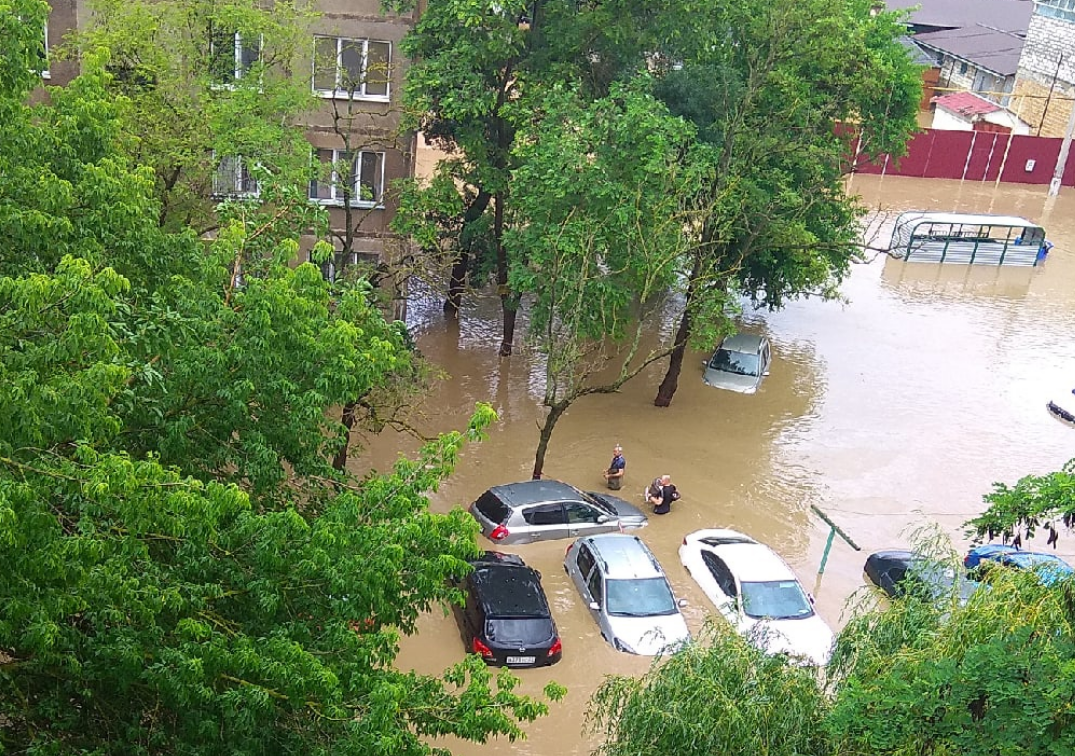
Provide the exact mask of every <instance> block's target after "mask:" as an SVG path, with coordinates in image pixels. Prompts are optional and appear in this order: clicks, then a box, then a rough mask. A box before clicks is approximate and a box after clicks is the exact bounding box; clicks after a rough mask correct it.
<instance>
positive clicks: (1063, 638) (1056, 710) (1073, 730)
mask: <svg viewBox="0 0 1075 756" xmlns="http://www.w3.org/2000/svg"><path fill="white" fill-rule="evenodd" d="M840 645H842V646H847V647H851V648H853V651H852V652H851V653H846V654H843V655H841V654H840V653H838V654H837V658H836V663H837V667H836V669H837V670H838V672H839V675H840V683H839V686H838V689H837V693H836V698H835V704H834V707H833V711H832V714H831V716H830V717H829V719H828V721H827V723H826V727H827V729H828V730H829V732H830V734H831V737H832V742H833V749H834V752H835V753H840V754H849V755H850V754H855V755H857V754H879V755H882V756H883V755H884V754H891V755H892V756H897V755H898V756H902V755H903V754H908V753H915V754H921V755H922V756H948V755H949V754H966V756H993V755H994V754H998V753H1002V754H1009V755H1011V756H1019V755H1020V754H1027V755H1028V756H1029V755H1030V754H1061V753H1070V752H1071V751H1072V748H1075V713H1073V712H1072V707H1071V702H1072V700H1075V666H1073V664H1072V661H1071V660H1072V658H1075V584H1073V583H1072V581H1070V580H1067V581H1064V582H1063V583H1060V584H1058V585H1053V586H1043V585H1041V584H1040V583H1039V582H1038V580H1037V578H1036V576H1035V575H1033V574H1028V573H1019V572H1016V571H1014V570H1004V569H997V570H994V571H992V575H991V580H990V585H989V588H988V589H979V590H978V591H976V592H975V594H974V595H973V596H972V598H971V599H970V601H969V602H967V604H966V605H965V606H960V605H959V604H958V603H950V602H941V603H935V602H924V601H919V600H916V599H915V598H913V597H911V598H909V599H906V600H900V601H895V602H893V603H892V606H890V607H889V608H888V609H887V610H886V611H884V612H877V611H876V610H873V609H871V610H868V611H866V612H865V613H859V614H858V615H857V616H856V617H855V618H854V619H853V620H852V622H851V623H849V624H848V626H847V627H846V628H845V629H844V631H843V632H842V633H841V636H840ZM845 650H846V649H845Z"/></svg>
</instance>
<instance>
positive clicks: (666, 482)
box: [646, 475, 679, 515]
mask: <svg viewBox="0 0 1075 756" xmlns="http://www.w3.org/2000/svg"><path fill="white" fill-rule="evenodd" d="M646 500H647V501H648V502H649V503H650V504H652V505H653V514H657V515H663V514H668V513H669V512H671V511H672V502H673V501H678V500H679V491H678V490H676V487H675V486H674V485H673V484H672V476H671V475H662V476H661V477H659V478H655V479H654V481H653V482H652V483H650V484H649V488H647V489H646Z"/></svg>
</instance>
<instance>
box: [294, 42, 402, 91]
mask: <svg viewBox="0 0 1075 756" xmlns="http://www.w3.org/2000/svg"><path fill="white" fill-rule="evenodd" d="M391 59H392V45H391V44H390V43H389V42H375V41H373V40H369V39H343V38H340V37H315V38H314V65H313V87H314V91H316V92H318V93H319V94H321V95H322V96H327V97H358V98H363V99H370V100H387V99H388V73H389V71H388V67H389V64H390V63H391Z"/></svg>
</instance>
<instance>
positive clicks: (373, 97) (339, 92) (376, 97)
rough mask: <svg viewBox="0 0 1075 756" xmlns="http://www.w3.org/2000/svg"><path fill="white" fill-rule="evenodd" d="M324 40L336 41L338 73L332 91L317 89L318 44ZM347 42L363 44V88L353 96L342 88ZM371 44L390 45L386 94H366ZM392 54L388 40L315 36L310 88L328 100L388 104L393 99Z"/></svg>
mask: <svg viewBox="0 0 1075 756" xmlns="http://www.w3.org/2000/svg"><path fill="white" fill-rule="evenodd" d="M322 39H334V40H336V67H335V68H336V71H335V81H334V86H333V88H332V89H319V88H318V87H317V65H318V60H317V43H318V41H319V40H322ZM346 42H351V43H361V45H362V86H361V87H358V88H356V89H355V91H354V93H353V94H352V93H351V92H350V91H349V90H348V89H346V88H341V86H340V84H341V78H342V77H341V73H342V71H343V46H344V43H346ZM371 42H374V43H376V44H381V45H388V59H387V61H386V65H387V66H388V69H389V70H388V71H385V82H384V88H385V91H384V94H367V93H366V81H365V80H366V76H367V74H368V71H369V67H368V63H367V61H368V60H369V46H370V43H371ZM392 52H393V51H392V43H391V42H390V41H388V40H386V39H370V38H359V37H334V36H332V35H329V34H317V35H315V36H314V55H313V61H312V65H311V67H310V87H311V88H312V89H313V91H314V94H316V95H318V96H319V97H324V98H327V99H340V98H342V99H348V98H353V99H355V100H369V101H371V102H388V101H389V100H391V99H392V77H391V75H390V74H391V68H392Z"/></svg>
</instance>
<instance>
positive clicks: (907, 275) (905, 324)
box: [361, 177, 1075, 754]
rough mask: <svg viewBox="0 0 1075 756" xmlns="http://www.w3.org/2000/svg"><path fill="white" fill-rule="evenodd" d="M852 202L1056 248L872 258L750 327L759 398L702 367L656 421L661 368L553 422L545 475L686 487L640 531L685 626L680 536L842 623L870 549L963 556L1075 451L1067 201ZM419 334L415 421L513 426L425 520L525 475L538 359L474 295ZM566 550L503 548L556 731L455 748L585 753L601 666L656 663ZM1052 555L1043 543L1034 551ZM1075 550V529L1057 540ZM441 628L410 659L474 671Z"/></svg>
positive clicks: (422, 320)
mask: <svg viewBox="0 0 1075 756" xmlns="http://www.w3.org/2000/svg"><path fill="white" fill-rule="evenodd" d="M851 188H852V190H853V191H855V192H857V193H859V194H860V195H862V197H863V201H864V202H865V203H866V204H867V205H868V206H870V207H873V208H876V209H878V210H880V211H882V212H897V211H899V210H904V209H936V210H956V211H968V212H992V213H1006V214H1007V213H1010V214H1016V215H1024V216H1026V217H1029V218H1031V219H1033V220H1036V221H1038V222H1040V223H1042V224H1043V225H1044V226H1045V228H1046V230H1047V231H1048V235H1049V238H1050V239H1051V240H1052V241H1053V242H1054V243H1055V245H1056V246H1055V248H1054V250H1053V252H1052V254H1051V255H1050V257H1049V260H1048V262H1047V264H1046V265H1045V266H1044V267H1039V268H1034V269H1026V268H986V267H975V268H966V267H955V266H952V267H946V266H939V265H932V264H922V263H903V262H900V261H897V260H893V259H889V258H887V257H885V256H879V257H878V258H876V259H875V260H874V261H873V262H871V263H870V264H867V265H856V266H854V269H853V270H852V273H851V275H850V277H849V278H848V280H847V281H846V282H845V283H844V285H843V287H842V294H843V297H844V301H833V302H822V301H818V300H799V301H794V302H791V303H790V304H789V305H788V306H787V307H786V308H785V309H784V310H782V311H780V312H775V313H768V312H754V311H751V310H750V309H749V308H748V309H747V311H746V312H745V313H744V316H743V318H742V327H743V328H744V329H746V330H751V331H757V332H760V333H764V334H766V335H767V336H768V337H769V338H770V340H771V341H772V343H773V356H774V361H773V366H772V371H771V375H770V376H769V377H768V378H766V380H765V382H764V383H763V384H762V389H761V391H760V392H759V393H758V394H757V395H754V396H740V395H738V394H731V393H728V392H722V391H719V390H717V389H712V388H709V387H706V386H704V385H703V384H702V383H701V379H700V374H701V362H702V360H703V358H704V356H705V355H703V354H701V353H699V354H694V355H691V356H690V357H689V358H688V360H687V362H686V364H685V367H684V373H683V376H682V377H681V380H680V389H679V392H678V393H677V394H676V397H675V401H674V403H673V405H672V406H671V407H669V408H667V409H657V408H655V407H653V405H652V400H653V396H654V394H655V392H656V388H657V384H658V383H659V382H660V379H661V377H662V375H663V369H664V364H663V363H662V364H659V365H657V366H655V367H654V368H653V369H651V370H649V371H648V372H647V373H645V374H643V375H641V376H639V377H638V378H637V379H636V380H635V381H634V382H632V383H629V384H628V385H627V386H625V387H624V389H623V391H622V392H621V393H619V394H615V395H596V396H590V397H586V398H584V399H583V400H581V401H580V402H579V403H578V404H576V405H575V406H574V407H572V408H571V410H570V411H569V412H568V413H567V414H566V415H565V417H564V418H563V420H562V421H561V422H560V424H559V426H558V427H557V429H556V432H555V435H554V437H553V440H552V445H551V447H550V450H549V457H548V461H547V465H546V472H547V473H548V474H549V475H550V476H552V477H557V478H561V479H564V480H567V481H569V482H572V483H575V484H576V485H579V486H580V487H583V488H596V487H598V486H600V485H601V482H602V481H601V477H600V471H601V470H602V468H603V467H604V465H605V464H606V463H607V461H608V458H609V457H610V456H611V452H612V446H613V445H614V444H615V443H620V444H622V445H623V447H624V449H625V455H626V457H627V462H628V467H627V476H628V480H627V485H626V487H625V490H624V491H623V492H622V493H623V494H624V495H625V497H626V498H632V499H634V500H639V499H640V496H639V492H640V491H641V489H642V487H643V486H645V484H646V483H647V482H648V481H649V480H650V479H651V478H653V477H654V476H656V475H658V474H661V473H669V474H670V475H672V477H673V479H674V481H675V482H676V484H677V485H678V486H679V489H680V490H681V491H682V492H683V494H684V499H683V501H682V502H680V503H679V504H677V506H676V508H675V509H674V510H673V512H672V514H671V515H669V516H667V517H656V518H653V520H652V522H651V525H650V527H648V528H646V529H645V530H643V531H642V532H641V536H642V538H643V539H644V540H645V541H646V542H647V543H648V544H649V545H650V547H651V548H652V549H653V551H654V553H655V554H656V555H657V557H658V558H659V559H660V560H661V563H662V564H663V565H664V567H665V569H666V570H667V572H668V575H669V577H670V579H671V581H672V584H673V587H674V588H675V590H676V591H677V592H678V593H679V594H680V595H682V596H685V597H686V598H688V600H689V602H690V605H689V606H688V608H687V610H686V613H687V616H688V622H689V623H690V624H691V625H692V627H694V628H697V627H699V626H700V624H701V622H702V620H703V618H704V617H705V616H706V615H707V613H708V610H709V607H708V605H707V604H706V603H705V599H704V598H703V597H702V595H701V593H700V592H699V591H698V590H697V589H696V588H695V585H694V583H693V581H691V580H690V579H689V578H687V576H686V574H685V572H684V570H683V568H682V566H681V565H680V564H679V560H678V555H677V548H678V546H679V543H680V540H681V538H682V536H683V535H684V534H685V533H687V532H689V531H691V530H694V529H697V528H701V527H713V526H730V527H733V528H736V529H739V530H743V531H745V532H747V533H749V534H751V535H753V536H754V537H756V538H758V539H759V540H762V541H764V542H766V543H768V544H770V545H771V546H773V547H774V548H775V549H777V550H778V551H779V552H780V553H781V554H783V555H784V556H785V558H786V559H787V560H788V561H789V562H790V563H791V565H792V566H793V567H794V568H795V569H796V571H797V573H798V574H799V576H800V578H801V579H802V581H803V583H804V584H805V585H806V586H807V587H808V588H811V587H812V588H814V589H815V592H816V596H817V607H818V610H819V612H820V613H821V615H822V616H823V617H824V618H825V619H826V620H828V621H829V623H830V624H832V625H833V626H839V625H840V624H841V612H842V609H843V606H844V602H845V601H846V599H847V598H848V596H850V595H851V594H852V593H853V592H854V591H855V590H857V589H858V588H859V586H860V585H861V579H862V564H863V562H864V560H865V556H866V554H867V553H868V552H869V551H872V550H876V549H878V548H883V547H888V546H894V545H897V546H898V545H901V544H905V543H906V539H907V533H908V531H909V529H910V528H911V527H913V526H915V525H917V524H922V523H925V522H936V523H939V524H940V526H941V527H942V528H943V529H944V530H946V531H947V532H950V533H951V534H952V535H953V536H954V537H955V538H956V540H957V543H958V544H959V545H963V544H964V541H963V540H962V535H961V532H960V526H961V524H962V522H963V521H964V520H966V519H967V518H968V517H969V516H971V515H973V514H975V513H977V512H978V511H980V509H981V507H982V504H981V497H982V494H983V493H985V492H986V491H988V490H989V488H990V485H991V483H992V482H993V481H996V480H1000V481H1005V482H1009V483H1011V482H1014V481H1015V480H1016V479H1018V478H1019V477H1020V476H1022V475H1025V474H1027V473H1040V472H1047V471H1050V470H1055V469H1058V468H1059V466H1060V465H1061V464H1063V463H1064V462H1065V461H1066V460H1068V459H1069V458H1071V457H1073V456H1075V430H1072V429H1070V428H1068V427H1066V426H1064V425H1062V424H1060V423H1059V422H1057V421H1055V420H1054V419H1052V418H1051V417H1050V416H1049V415H1048V414H1047V413H1046V411H1045V409H1044V405H1045V402H1046V401H1047V400H1048V399H1049V397H1050V396H1051V395H1053V392H1055V391H1059V390H1061V389H1062V388H1065V387H1066V390H1068V391H1070V390H1071V389H1072V388H1073V387H1075V223H1073V222H1072V221H1071V220H1070V219H1072V218H1075V193H1073V191H1072V190H1071V189H1066V190H1065V192H1064V194H1063V196H1061V197H1060V198H1059V199H1056V200H1047V199H1046V198H1045V189H1044V188H1041V187H1034V188H1020V187H1012V186H1004V187H1002V188H1000V189H995V188H994V186H993V185H992V184H989V185H985V186H982V185H977V184H975V185H971V184H964V185H961V184H959V183H958V182H946V181H926V180H920V179H904V178H894V177H887V178H880V177H855V179H854V181H853V183H852V185H851ZM416 293H417V294H418V296H416V299H415V301H414V303H413V304H412V307H411V315H410V317H411V324H412V326H413V327H414V329H415V332H416V334H417V335H418V343H419V346H420V348H421V350H422V352H423V353H424V354H425V355H426V356H427V357H428V358H429V359H430V360H431V361H433V362H434V363H436V364H437V365H439V366H440V368H441V369H442V370H443V371H444V375H445V377H444V380H443V381H441V382H440V383H439V384H438V386H437V388H436V389H435V390H434V391H433V392H431V394H430V395H429V396H428V397H427V398H426V401H425V404H424V407H423V413H424V414H423V416H422V417H419V418H418V419H417V420H416V424H417V425H419V426H421V427H422V429H423V430H424V431H426V432H437V431H443V430H450V429H457V428H460V427H462V426H463V424H464V423H465V422H466V420H467V418H468V416H469V413H470V411H471V410H472V408H473V405H474V402H476V401H488V402H491V403H492V404H493V405H494V406H495V407H496V408H497V411H498V412H499V413H500V417H501V421H500V423H499V424H498V425H497V426H496V427H495V428H494V429H493V430H492V431H491V434H490V439H489V441H487V442H485V443H483V444H480V445H475V446H471V447H469V448H468V449H467V450H466V451H465V452H464V454H463V457H462V460H461V463H460V465H459V470H458V472H457V474H456V475H455V476H453V477H452V478H451V479H450V480H449V481H448V482H447V483H446V485H445V486H444V487H443V488H442V489H441V490H440V491H439V492H438V493H437V494H436V495H435V497H434V506H435V507H436V508H439V509H447V508H449V507H452V506H459V505H463V506H466V505H467V504H469V502H470V501H472V500H473V499H474V497H475V496H476V495H477V494H479V493H480V492H481V491H483V490H484V489H486V488H488V487H489V486H490V485H494V484H497V483H503V482H507V481H511V480H520V479H525V478H528V477H529V473H530V470H531V468H532V465H533V452H534V448H535V446H536V443H537V423H538V422H539V421H540V418H541V416H542V412H541V408H540V398H541V390H542V385H543V369H542V363H541V362H540V360H539V359H538V358H537V356H536V355H533V354H529V353H528V352H527V351H526V350H525V349H522V350H520V351H519V353H517V354H516V355H514V356H512V357H510V358H507V359H500V358H498V357H497V356H496V347H497V345H498V344H499V340H500V322H499V301H498V300H496V299H495V297H485V298H483V299H480V300H472V301H468V302H467V304H466V307H465V309H464V312H463V313H462V315H461V318H460V320H459V322H458V323H456V322H452V321H447V320H446V319H445V318H444V317H443V315H442V314H441V311H440V295H439V293H435V292H426V293H424V294H423V293H422V292H421V289H420V288H419V289H418V290H417V292H416ZM415 446H416V442H414V441H412V440H410V439H408V438H406V437H402V436H398V437H397V436H393V437H391V438H389V437H382V438H380V439H377V440H376V441H375V442H374V443H373V447H372V448H371V449H370V450H369V452H368V454H367V456H366V458H365V459H364V460H362V462H361V464H363V465H373V466H384V465H386V464H388V463H389V462H390V461H391V460H392V459H393V458H394V456H395V455H396V454H397V453H398V452H400V451H403V452H408V451H411V450H413V449H414V447H415ZM811 504H813V505H817V506H818V507H821V508H822V509H824V510H825V511H826V512H828V513H829V514H830V515H831V516H832V518H833V519H834V520H836V521H837V522H838V523H839V524H840V525H841V527H843V529H844V530H845V531H847V532H848V533H849V534H850V535H851V536H852V537H853V538H854V539H855V540H856V541H857V542H858V543H859V544H860V545H861V546H862V547H863V549H864V551H863V552H861V553H857V552H855V551H853V550H852V549H851V548H849V547H848V546H846V545H844V544H841V543H840V542H839V541H837V544H836V545H835V546H834V548H833V551H832V554H831V556H830V558H829V562H828V565H827V567H826V572H825V575H824V576H823V579H821V580H820V581H818V580H817V579H816V572H817V568H818V564H819V563H820V559H821V555H822V551H823V548H824V544H825V539H826V536H827V534H828V531H827V528H826V527H825V526H824V525H823V524H822V522H821V521H820V520H819V519H818V518H817V517H816V516H815V515H814V514H812V513H811V511H810V505H811ZM567 545H568V542H567V541H562V542H551V543H543V544H532V545H525V546H520V547H517V548H514V549H506V550H512V551H515V552H517V553H519V554H522V555H523V556H524V558H525V559H526V560H527V562H528V563H530V564H532V565H534V566H535V567H537V568H538V569H539V570H541V572H542V574H543V576H544V581H545V586H546V591H547V592H548V594H549V598H550V601H551V603H552V606H553V609H554V611H555V613H556V619H557V622H558V624H559V627H560V630H561V634H562V637H563V642H564V658H563V661H562V662H561V663H560V664H558V665H556V666H554V667H552V668H549V669H545V670H534V671H522V672H520V677H522V678H523V688H524V690H526V691H527V692H530V693H535V694H536V693H538V692H539V691H540V689H541V687H542V686H543V685H544V684H545V682H547V681H548V680H556V681H558V682H561V683H563V684H564V685H566V686H567V687H568V689H569V694H568V697H567V699H566V700H565V701H564V702H562V703H560V704H556V705H554V706H553V713H552V715H551V716H550V717H548V718H546V719H543V720H541V721H539V722H537V723H535V724H533V725H530V726H529V727H528V728H527V731H528V733H529V738H528V740H527V741H526V742H525V743H523V744H510V743H508V742H506V741H504V742H501V741H494V742H492V743H489V744H486V745H484V746H477V745H473V744H460V743H446V745H448V746H449V747H452V748H453V749H454V751H455V752H456V753H460V754H501V753H503V754H506V753H520V754H529V753H532V754H550V753H561V754H583V753H588V752H589V750H590V749H591V747H592V746H593V744H594V742H596V741H595V739H594V738H592V737H590V736H584V735H583V734H582V729H583V725H584V715H585V711H586V708H587V702H588V698H589V696H590V694H591V693H592V692H593V691H594V690H595V689H596V687H597V685H598V684H599V683H600V680H601V677H602V675H604V674H609V673H614V674H641V673H642V672H643V671H644V670H645V669H646V668H647V666H648V660H646V659H640V658H637V657H630V656H626V655H624V654H620V653H617V652H615V651H613V650H612V649H611V648H609V647H608V646H607V644H605V643H604V641H603V640H602V639H601V637H600V634H599V633H598V631H597V628H596V625H595V624H594V623H593V621H592V620H591V618H590V616H589V613H588V611H587V610H586V609H585V608H584V607H581V606H580V602H579V600H578V597H577V595H576V593H575V590H574V588H573V586H572V585H571V584H570V583H569V582H568V581H567V579H566V577H565V575H564V573H563V569H562V566H561V564H562V559H563V554H564V550H565V549H566V547H567ZM1038 545H1040V546H1043V544H1038ZM1058 553H1060V554H1061V555H1062V556H1067V557H1069V558H1070V557H1072V556H1073V555H1075V536H1072V537H1068V538H1066V539H1062V540H1061V542H1060V549H1059V552H1058ZM462 654H463V649H462V644H461V643H460V641H459V639H458V632H457V631H456V629H455V625H454V623H453V621H452V619H451V617H450V616H447V615H442V614H440V613H435V614H432V615H429V616H426V617H425V618H423V620H422V622H421V632H420V634H419V635H418V636H417V637H415V638H409V639H404V641H403V652H402V654H401V657H400V664H401V665H402V666H404V667H408V668H415V669H418V670H420V671H423V672H439V671H440V670H442V669H443V668H444V667H445V666H447V665H448V664H450V663H452V662H454V661H456V660H458V659H460V658H462Z"/></svg>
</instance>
